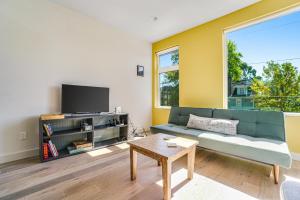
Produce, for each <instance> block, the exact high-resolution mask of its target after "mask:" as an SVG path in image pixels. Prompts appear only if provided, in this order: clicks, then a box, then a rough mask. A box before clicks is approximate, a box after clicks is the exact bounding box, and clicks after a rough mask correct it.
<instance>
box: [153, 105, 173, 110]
mask: <svg viewBox="0 0 300 200" xmlns="http://www.w3.org/2000/svg"><path fill="white" fill-rule="evenodd" d="M156 108H158V109H166V110H170V109H171V108H172V107H171V106H157V107H156Z"/></svg>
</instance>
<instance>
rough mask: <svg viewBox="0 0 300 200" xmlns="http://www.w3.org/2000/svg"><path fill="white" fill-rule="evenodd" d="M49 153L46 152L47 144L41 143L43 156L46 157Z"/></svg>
mask: <svg viewBox="0 0 300 200" xmlns="http://www.w3.org/2000/svg"><path fill="white" fill-rule="evenodd" d="M48 157H49V154H48V144H47V143H43V158H44V159H48Z"/></svg>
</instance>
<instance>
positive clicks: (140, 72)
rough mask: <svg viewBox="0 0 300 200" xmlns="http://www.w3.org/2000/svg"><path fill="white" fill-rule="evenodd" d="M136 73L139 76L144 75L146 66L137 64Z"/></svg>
mask: <svg viewBox="0 0 300 200" xmlns="http://www.w3.org/2000/svg"><path fill="white" fill-rule="evenodd" d="M136 75H137V76H142V77H143V76H144V66H142V65H138V66H136Z"/></svg>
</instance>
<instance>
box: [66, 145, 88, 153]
mask: <svg viewBox="0 0 300 200" xmlns="http://www.w3.org/2000/svg"><path fill="white" fill-rule="evenodd" d="M67 149H68V152H69V154H75V153H81V152H87V151H90V150H92V149H93V147H92V146H90V147H84V148H76V147H75V146H73V145H72V146H68V147H67Z"/></svg>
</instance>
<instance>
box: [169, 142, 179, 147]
mask: <svg viewBox="0 0 300 200" xmlns="http://www.w3.org/2000/svg"><path fill="white" fill-rule="evenodd" d="M167 145H168V147H177V144H176V143H175V142H167Z"/></svg>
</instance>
